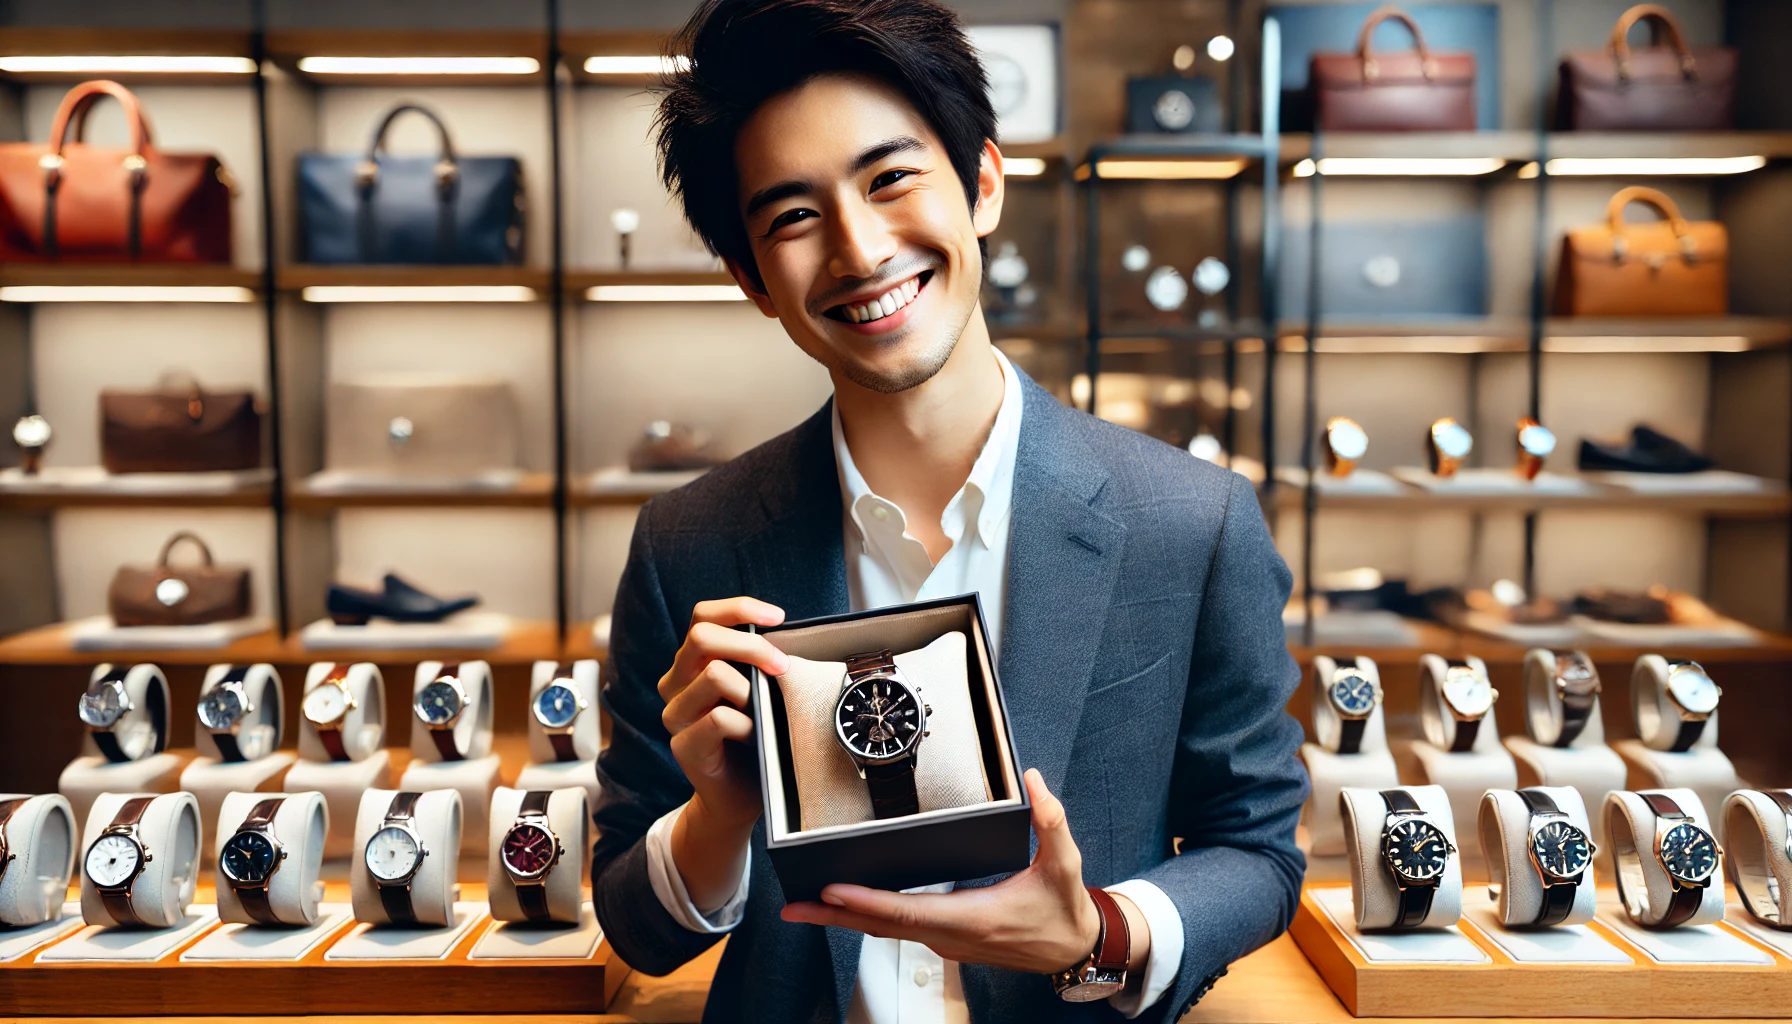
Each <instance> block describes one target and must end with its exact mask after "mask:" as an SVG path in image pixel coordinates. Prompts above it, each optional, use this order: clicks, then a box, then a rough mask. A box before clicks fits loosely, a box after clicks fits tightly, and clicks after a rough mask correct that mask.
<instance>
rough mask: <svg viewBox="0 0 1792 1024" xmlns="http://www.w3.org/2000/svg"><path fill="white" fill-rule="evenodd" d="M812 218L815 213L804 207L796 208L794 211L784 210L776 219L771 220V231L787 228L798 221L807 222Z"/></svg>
mask: <svg viewBox="0 0 1792 1024" xmlns="http://www.w3.org/2000/svg"><path fill="white" fill-rule="evenodd" d="M813 216H815V211H814V210H810V209H807V208H805V207H798V208H797V209H794V210H785V211H784V212H783V213H780V214H778V216H777V217H775V218H773V219H772V227H771V230H772V231H777V230H780V229H782V228H786V227H789V226H790V225H792V224H795V223H796V222H798V221H802V220H808V219H809V218H810V217H813Z"/></svg>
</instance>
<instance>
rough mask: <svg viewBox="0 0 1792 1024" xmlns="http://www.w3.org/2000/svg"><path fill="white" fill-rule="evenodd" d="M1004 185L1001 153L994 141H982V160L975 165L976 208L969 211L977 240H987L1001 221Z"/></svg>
mask: <svg viewBox="0 0 1792 1024" xmlns="http://www.w3.org/2000/svg"><path fill="white" fill-rule="evenodd" d="M1005 188H1006V185H1005V183H1004V181H1003V179H1002V151H1001V150H999V149H997V148H996V144H995V142H994V141H992V140H990V139H984V140H983V158H982V159H981V160H980V161H978V164H977V208H976V209H974V210H972V211H971V226H972V227H974V228H976V229H977V237H978V238H988V237H989V235H990V232H992V231H994V230H995V229H996V225H997V224H999V223H1001V221H1002V197H1003V196H1004V195H1005V194H1006V193H1005V191H1004V190H1005Z"/></svg>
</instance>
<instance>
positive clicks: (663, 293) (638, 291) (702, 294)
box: [585, 284, 747, 302]
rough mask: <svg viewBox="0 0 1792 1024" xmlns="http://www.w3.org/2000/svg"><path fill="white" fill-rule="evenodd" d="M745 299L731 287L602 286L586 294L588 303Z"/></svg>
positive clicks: (671, 285) (728, 300) (677, 285)
mask: <svg viewBox="0 0 1792 1024" xmlns="http://www.w3.org/2000/svg"><path fill="white" fill-rule="evenodd" d="M746 297H747V295H746V293H745V292H743V291H741V290H740V288H739V287H738V286H736V285H732V284H600V285H596V286H594V287H591V288H588V289H586V291H585V299H586V300H587V301H589V302H734V301H737V300H744V299H746Z"/></svg>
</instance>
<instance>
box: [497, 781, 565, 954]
mask: <svg viewBox="0 0 1792 1024" xmlns="http://www.w3.org/2000/svg"><path fill="white" fill-rule="evenodd" d="M526 792H527V790H522V789H511V788H509V787H507V786H500V787H498V790H497V791H496V792H495V793H493V794H492V813H491V822H492V823H491V829H490V841H489V843H488V849H487V858H488V865H487V868H486V893H487V898H488V901H489V902H490V903H491V913H492V916H493V917H495V918H497V919H498V920H499V921H503V922H523V921H525V920H526V918H525V916H524V914H523V908H522V906H521V905H520V904H519V903H518V902H517V895H516V883H515V882H514V881H512V880H511V877H510V872H508V871H505V870H504V863H503V859H502V858H501V857H500V856H499V855H498V850H499V847H500V846H502V845H503V843H504V834H505V833H506V832H508V831H510V826H511V825H513V824H514V823H515V822H516V819H517V814H518V813H519V812H520V811H521V809H522V803H523V796H524V795H525V793H526ZM551 792H552V793H553V795H552V796H550V797H548V828H549V830H550V831H552V832H553V833H554V835H555V836H556V837H558V838H559V840H560V859H559V861H558V862H556V863H555V864H554V867H553V870H552V871H550V872H548V878H547V883H546V884H547V898H548V914H549V915H550V916H551V917H552V918H553V921H554V923H556V924H559V925H562V926H564V925H571V924H575V923H577V922H578V920H579V899H580V884H581V883H582V882H583V881H584V880H585V855H586V854H587V853H588V852H589V851H590V836H589V835H588V834H587V827H588V826H589V824H590V821H591V815H590V812H589V811H588V810H587V807H588V805H587V804H586V801H585V790H584V788H583V787H576V786H575V787H570V788H567V789H556V790H552V791H551Z"/></svg>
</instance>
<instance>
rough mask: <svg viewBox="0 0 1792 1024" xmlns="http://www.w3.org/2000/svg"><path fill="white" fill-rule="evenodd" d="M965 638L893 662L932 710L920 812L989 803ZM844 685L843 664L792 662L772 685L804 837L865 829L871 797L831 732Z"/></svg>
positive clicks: (923, 747) (921, 764)
mask: <svg viewBox="0 0 1792 1024" xmlns="http://www.w3.org/2000/svg"><path fill="white" fill-rule="evenodd" d="M965 653H966V650H965V635H964V634H963V633H962V632H957V631H953V632H950V633H946V634H943V635H942V636H940V637H939V639H937V640H934V641H933V642H932V643H930V644H928V645H927V646H926V647H923V648H921V649H920V650H918V651H908V652H905V653H901V654H897V655H896V656H895V660H896V667H897V668H898V669H899V670H901V672H902V674H903V676H904V677H906V678H907V679H908V682H909V685H911V686H913V687H915V688H916V689H917V690H919V691H920V694H921V699H922V701H923V702H924V703H926V704H927V705H928V706H929V707H931V708H932V709H933V712H932V714H930V715H928V716H927V731H928V735H927V737H926V738H925V739H923V740H922V741H921V744H920V746H919V747H918V748H917V758H918V761H917V764H916V768H915V792H916V795H917V797H918V798H919V803H920V807H921V810H922V811H935V810H942V809H946V808H953V807H969V806H971V805H973V804H980V803H986V802H988V801H989V800H990V787H989V780H988V778H987V777H986V776H985V774H984V768H983V756H982V750H981V745H980V743H979V737H978V734H977V726H976V721H975V716H974V714H973V711H972V708H971V695H970V683H969V680H968V679H967V678H966V675H965V672H966V662H965ZM845 678H846V664H845V663H844V662H841V661H811V660H809V659H807V658H800V657H795V656H792V657H791V659H790V671H789V672H787V673H786V674H784V675H782V676H779V677H778V678H777V682H778V687H779V691H780V693H781V695H782V697H783V701H784V711H785V719H786V721H787V722H788V723H789V729H790V757H791V762H792V768H793V769H794V774H795V777H796V788H797V800H798V805H799V807H800V808H801V813H802V828H803V830H804V831H807V830H809V829H816V828H825V827H828V826H831V825H854V824H858V823H860V822H866V821H871V820H872V819H873V817H874V815H873V814H872V809H871V796H870V793H869V791H868V790H867V789H866V786H865V781H864V780H863V779H861V778H859V773H858V769H857V768H856V766H855V765H854V763H853V760H852V758H851V757H849V756H848V755H847V753H846V751H845V750H844V749H843V748H842V747H841V746H840V741H839V738H838V737H837V736H836V735H835V732H834V706H835V703H836V701H837V700H838V699H839V696H840V690H841V686H842V683H843V682H844V680H845Z"/></svg>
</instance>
